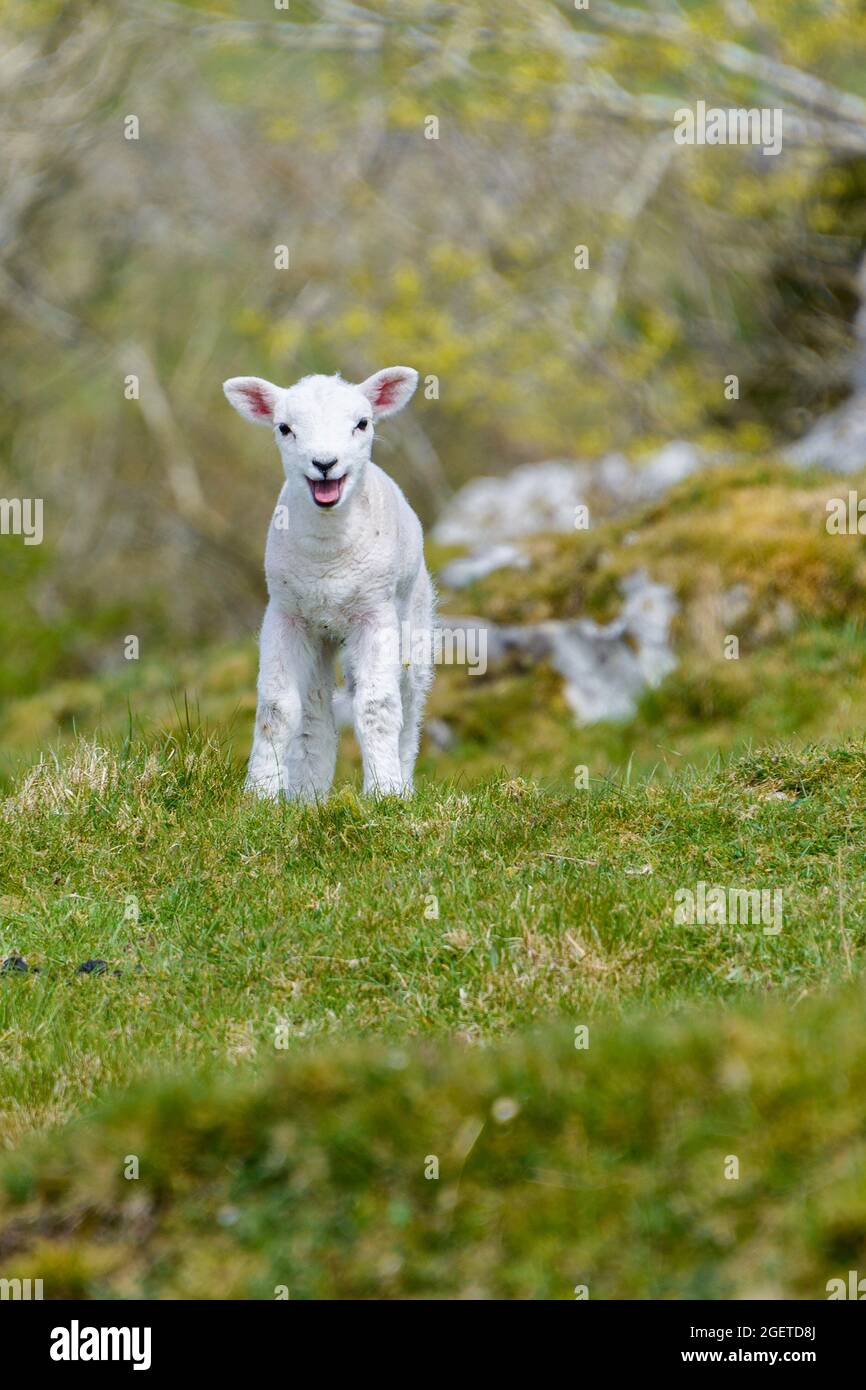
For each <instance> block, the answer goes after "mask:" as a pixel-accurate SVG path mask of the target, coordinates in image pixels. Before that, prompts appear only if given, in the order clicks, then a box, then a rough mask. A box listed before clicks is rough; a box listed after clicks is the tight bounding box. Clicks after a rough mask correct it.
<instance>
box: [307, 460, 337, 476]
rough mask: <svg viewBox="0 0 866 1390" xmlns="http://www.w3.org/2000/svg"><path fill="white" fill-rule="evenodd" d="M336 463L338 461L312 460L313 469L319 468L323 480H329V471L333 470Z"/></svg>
mask: <svg viewBox="0 0 866 1390" xmlns="http://www.w3.org/2000/svg"><path fill="white" fill-rule="evenodd" d="M336 462H337V459H313V460H312V464H313V467H314V468H318V470H319V472H320V473H321V475H322V477H323V478H327V476H328V469H329V468H333V466H334V464H335V463H336Z"/></svg>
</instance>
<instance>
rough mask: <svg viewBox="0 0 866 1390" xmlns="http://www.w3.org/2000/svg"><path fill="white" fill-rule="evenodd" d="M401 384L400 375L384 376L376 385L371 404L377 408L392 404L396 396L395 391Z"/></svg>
mask: <svg viewBox="0 0 866 1390" xmlns="http://www.w3.org/2000/svg"><path fill="white" fill-rule="evenodd" d="M402 385H403V378H402V377H401V376H386V377H383V379H382V380H381V381H380V382H379V383H378V385H377V386H376V395H375V396H374V398H373V404H374V405H375V406H376V407H377V408H378V409H379V410H386V409H387V408H388V406H389V405H393V404H394V401H395V400H396V398H397V392H398V391H399V390H400V387H401V386H402Z"/></svg>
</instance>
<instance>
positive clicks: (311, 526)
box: [289, 473, 373, 555]
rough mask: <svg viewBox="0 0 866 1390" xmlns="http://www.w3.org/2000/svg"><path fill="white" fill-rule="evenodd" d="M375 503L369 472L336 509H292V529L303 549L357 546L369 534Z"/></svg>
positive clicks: (334, 551) (332, 550)
mask: <svg viewBox="0 0 866 1390" xmlns="http://www.w3.org/2000/svg"><path fill="white" fill-rule="evenodd" d="M372 504H373V499H372V491H371V478H370V476H369V473H368V474H367V475H365V477H364V478H363V479H362V481H361V483H360V485H359V486H358V487H357V488H355V490H354V491H353V492H352V493H351V495H350V496H349V497H347V498H346V501H345V503H344V505H343V506H342V507H337V508H336V509H335V510H334V511H327V510H325V509H324V508H322V509H319V508H315V509H313V510H311V509H310V508H309V507H303V508H297V509H292V511H291V512H290V521H289V531H290V533H291V535H292V538H293V540H294V542H295V544H296V545H297V546H298V547H299V548H301V549H310V550H315V551H316V552H317V553H319V554H329V555H334V554H339V553H341V552H342V551H347V550H357V549H358V548H359V545H360V544H361V542H362V541H363V540H364V539H365V538H366V536H367V535H368V534H369V529H370V516H371V513H372Z"/></svg>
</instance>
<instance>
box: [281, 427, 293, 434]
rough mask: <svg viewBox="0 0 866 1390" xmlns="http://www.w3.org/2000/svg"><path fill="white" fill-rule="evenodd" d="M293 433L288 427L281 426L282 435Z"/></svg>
mask: <svg viewBox="0 0 866 1390" xmlns="http://www.w3.org/2000/svg"><path fill="white" fill-rule="evenodd" d="M291 432H292V431H291V430H290V429H289V427H288V425H280V434H291Z"/></svg>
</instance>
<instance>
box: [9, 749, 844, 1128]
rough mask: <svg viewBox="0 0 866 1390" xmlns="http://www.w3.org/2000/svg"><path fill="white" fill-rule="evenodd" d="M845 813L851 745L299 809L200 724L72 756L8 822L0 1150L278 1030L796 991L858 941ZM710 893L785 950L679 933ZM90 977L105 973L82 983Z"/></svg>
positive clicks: (339, 800) (720, 933) (22, 799)
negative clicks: (701, 888)
mask: <svg viewBox="0 0 866 1390" xmlns="http://www.w3.org/2000/svg"><path fill="white" fill-rule="evenodd" d="M864 804H866V749H864V746H863V745H862V744H861V743H852V744H848V745H846V746H844V747H841V748H837V749H835V750H828V749H822V748H820V747H818V748H815V749H812V750H810V751H806V752H800V753H797V752H793V751H790V752H786V751H784V750H781V751H778V752H776V753H773V754H767V755H760V756H759V755H753V756H749V757H746V758H744V759H742V760H740V761H739V762H736V763H734V764H732V765H730V766H728V767H726V768H721V769H718V768H712V767H711V768H709V769H707V770H705V771H704V772H697V771H691V772H686V773H683V774H682V775H680V776H679V777H677V778H674V779H672V780H667V781H659V782H656V783H654V782H649V783H647V782H638V781H636V780H634V781H632V782H631V784H629V779H628V778H622V779H620V780H619V781H610V780H598V781H596V782H595V783H594V784H592V785H591V786H590V788H589V789H588V790H573V791H571V792H569V793H566V794H563V793H562V792H559V791H557V790H555V789H549V788H545V787H544V786H543V785H541V784H533V783H530V782H527V781H521V780H514V779H503V780H499V781H492V782H490V783H489V784H487V785H483V786H481V787H478V788H474V789H472V790H471V792H465V791H463V790H461V789H460V788H442V787H435V786H432V787H427V788H425V789H423V790H422V791H421V793H420V794H419V795H418V796H417V797H416V798H415V799H414V800H412V801H410V802H407V803H404V802H400V801H384V802H379V803H375V802H372V801H364V800H361V799H359V797H358V796H357V794H356V793H355V791H354V790H353V789H352V788H351V787H343V788H342V789H340V790H338V791H337V793H336V794H335V795H334V796H333V797H332V798H331V799H330V800H329V801H328V802H326V803H325V804H324V805H323V806H321V807H308V808H298V807H295V806H291V805H277V806H275V805H273V804H270V803H259V802H256V801H254V800H252V799H250V798H248V797H247V796H246V795H245V794H244V793H243V791H242V784H241V779H240V777H239V776H238V775H237V772H236V769H235V767H234V764H233V761H232V759H231V758H230V756H229V755H228V754H227V752H226V751H225V750H224V749H222V748H221V747H220V746H219V745H218V743H217V742H216V741H214V740H213V739H209V738H207V737H206V736H204V735H201V734H197V733H195V732H192V733H190V734H189V735H188V736H187V737H186V738H184V739H176V738H169V739H166V740H165V741H164V742H163V743H162V744H161V745H158V746H148V745H127V746H125V747H123V748H121V749H119V750H116V751H110V750H105V749H99V748H97V747H94V746H93V745H89V744H81V745H80V746H79V748H78V750H77V753H76V755H75V757H74V758H73V759H71V760H70V761H68V762H67V763H64V764H61V765H60V768H59V769H57V768H54V767H52V766H49V765H43V766H42V768H40V769H37V770H36V771H35V772H33V773H31V774H30V776H29V777H28V778H27V779H26V780H25V782H24V783H23V784H22V785H21V787H20V788H19V789H18V791H17V792H16V793H15V794H14V795H13V796H12V797H11V798H9V799H8V800H7V801H6V802H5V804H4V806H3V821H2V827H3V835H2V845H0V881H2V883H3V885H4V893H3V896H2V898H0V943H2V951H3V954H4V956H8V955H12V954H17V955H21V956H22V957H24V958H25V959H26V960H27V961H28V963H29V964H30V965H31V966H33V967H38V968H39V971H40V973H38V974H36V973H30V974H27V975H25V974H20V973H17V972H16V973H7V974H6V975H4V976H2V977H0V1045H2V1049H3V1055H4V1060H5V1066H4V1068H3V1071H2V1075H0V1137H2V1138H4V1139H5V1140H6V1142H7V1143H8V1142H12V1141H13V1140H15V1139H17V1138H19V1137H20V1136H21V1134H22V1133H23V1132H25V1131H27V1130H29V1129H31V1128H32V1127H34V1126H38V1125H43V1124H45V1123H46V1122H50V1121H56V1120H62V1119H65V1118H66V1117H68V1116H69V1115H71V1114H72V1113H74V1112H75V1111H77V1110H79V1109H80V1108H81V1107H82V1106H83V1105H86V1104H88V1103H89V1102H90V1101H91V1100H92V1099H93V1098H94V1097H95V1096H97V1095H98V1094H100V1093H102V1092H103V1091H105V1090H106V1089H108V1088H110V1087H112V1086H116V1085H119V1084H124V1085H125V1084H128V1083H129V1082H130V1081H131V1080H132V1079H133V1078H135V1077H136V1076H138V1075H142V1074H145V1073H148V1072H150V1071H151V1070H153V1069H154V1068H156V1069H161V1068H165V1067H173V1066H177V1065H183V1064H195V1065H197V1066H199V1067H201V1068H203V1069H204V1070H208V1069H212V1068H216V1069H219V1068H221V1067H225V1065H226V1064H229V1063H232V1062H237V1061H243V1060H251V1059H258V1060H260V1059H261V1058H263V1057H270V1056H271V1055H272V1054H273V1052H274V1038H275V1030H276V1028H277V1026H278V1025H279V1024H285V1025H286V1026H287V1029H288V1036H289V1038H290V1041H291V1047H292V1048H293V1049H294V1048H303V1047H306V1046H309V1045H310V1044H315V1045H319V1044H320V1043H322V1042H324V1041H326V1040H332V1039H340V1038H357V1037H359V1036H362V1035H364V1034H367V1033H371V1032H372V1033H375V1034H377V1035H379V1036H381V1037H384V1038H388V1039H394V1040H404V1039H405V1038H407V1037H409V1036H411V1035H413V1034H422V1035H426V1034H441V1035H444V1036H445V1037H450V1038H460V1039H463V1040H468V1041H481V1040H484V1039H489V1038H492V1037H496V1036H498V1035H501V1034H505V1033H508V1032H511V1031H513V1030H515V1029H520V1028H524V1027H526V1026H528V1025H530V1024H532V1023H534V1022H535V1021H536V1020H537V1019H540V1018H545V1017H548V1016H550V1015H556V1014H565V1015H566V1016H567V1017H568V1018H574V1017H576V1016H579V1017H581V1018H583V1017H588V1018H602V1017H604V1018H608V1019H610V1018H611V1017H613V1016H616V1015H617V1014H619V1013H621V1012H623V1011H625V1010H627V1009H631V1008H633V1007H635V1006H652V1007H655V1008H659V1009H662V1008H663V1009H668V1010H669V1009H672V1008H677V1007H679V1006H681V1005H682V1004H684V1003H685V1002H695V1001H700V1000H703V1001H707V1002H709V1001H728V1000H732V999H734V998H738V997H740V996H741V995H742V994H744V993H747V994H766V993H768V992H771V991H772V992H776V991H778V992H781V993H784V994H786V995H789V996H791V997H792V998H795V999H796V998H799V997H801V996H802V995H803V994H806V993H809V992H810V991H812V990H813V989H815V988H816V987H817V986H819V985H823V984H824V983H826V982H827V981H832V980H834V979H836V978H837V977H840V976H842V975H843V974H845V973H847V972H848V971H849V969H850V966H849V961H850V960H852V959H853V958H854V957H855V956H856V953H857V952H858V951H859V949H860V947H861V945H862V942H863V940H864V936H866V904H864V902H863V900H862V895H861V893H860V890H859V884H860V883H861V882H862V880H863V876H864V869H866V848H864V845H866V835H864V819H866V812H864ZM701 880H703V881H704V882H707V883H710V884H715V883H720V884H724V885H730V886H737V887H743V888H754V887H757V888H767V889H776V888H779V889H781V890H782V892H783V902H784V927H783V930H782V932H781V933H780V934H779V935H777V936H770V935H766V934H765V933H763V932H762V931H761V930H760V928H759V927H752V926H746V927H743V928H742V929H735V928H730V927H710V928H703V929H700V928H688V927H683V926H680V925H676V924H675V923H674V920H673V912H674V906H675V900H674V895H675V893H676V891H677V889H678V888H682V887H690V886H694V885H695V884H696V883H697V882H698V881H701ZM431 895H433V896H431ZM434 898H435V903H434ZM434 908H435V909H436V910H438V917H437V916H435V915H433V913H434ZM93 958H101V959H104V960H105V961H106V962H107V963H108V966H109V973H106V974H103V975H98V976H94V975H90V976H81V975H77V974H76V969H77V967H78V966H79V965H80V964H81V963H83V962H84V961H86V960H89V959H93ZM114 970H119V971H120V972H121V973H120V974H118V975H115V974H112V973H110V972H111V971H114Z"/></svg>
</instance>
